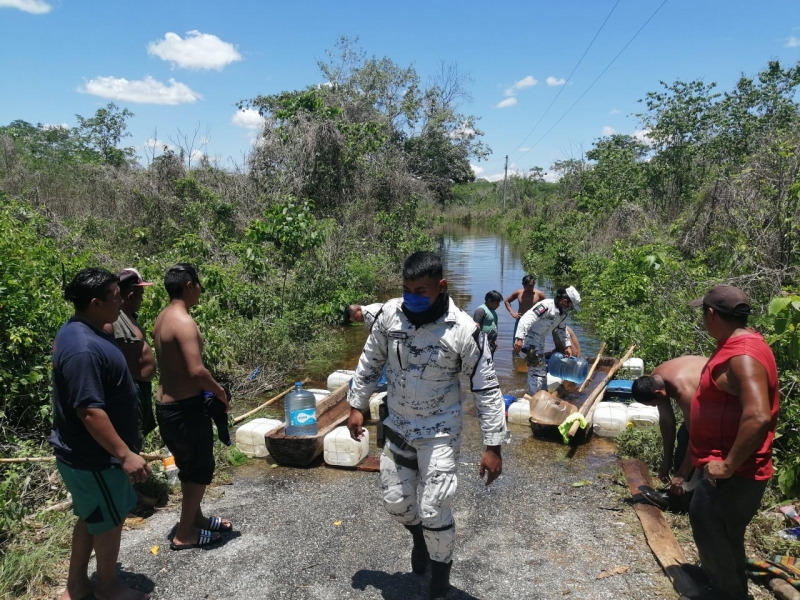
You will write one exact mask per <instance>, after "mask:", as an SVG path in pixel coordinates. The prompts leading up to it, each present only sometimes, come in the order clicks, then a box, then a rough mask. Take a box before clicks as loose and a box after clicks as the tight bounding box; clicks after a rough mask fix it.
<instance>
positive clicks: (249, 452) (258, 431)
mask: <svg viewBox="0 0 800 600" xmlns="http://www.w3.org/2000/svg"><path fill="white" fill-rule="evenodd" d="M281 425H283V421H279V420H278V419H253V420H252V421H248V422H247V423H245V424H244V425H242V426H241V427H239V429H237V430H236V447H237V448H238V449H239V450H241V451H242V454H244V455H245V456H249V457H250V458H263V457H265V456H266V455H267V454H268V452H267V443H266V441H265V440H264V436H265V435H267V434H268V433H270V432H271V431H274V430H276V429H277V428H278V427H280V426H281Z"/></svg>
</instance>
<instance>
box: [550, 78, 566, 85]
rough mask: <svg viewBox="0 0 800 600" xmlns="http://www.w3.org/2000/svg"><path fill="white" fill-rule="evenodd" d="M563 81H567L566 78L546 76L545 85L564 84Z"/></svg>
mask: <svg viewBox="0 0 800 600" xmlns="http://www.w3.org/2000/svg"><path fill="white" fill-rule="evenodd" d="M565 83H567V80H566V79H556V78H555V77H552V76H550V77H548V78H547V85H553V86H556V85H564V84H565Z"/></svg>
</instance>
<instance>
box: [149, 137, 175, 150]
mask: <svg viewBox="0 0 800 600" xmlns="http://www.w3.org/2000/svg"><path fill="white" fill-rule="evenodd" d="M144 147H145V148H149V149H151V150H159V151H161V150H163V149H164V148H165V147H166V148H167V150H175V146H173V145H172V144H170V143H169V142H165V141H164V140H157V139H156V138H149V139H148V140H147V141H146V142H145V143H144Z"/></svg>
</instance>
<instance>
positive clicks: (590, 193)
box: [578, 134, 648, 212]
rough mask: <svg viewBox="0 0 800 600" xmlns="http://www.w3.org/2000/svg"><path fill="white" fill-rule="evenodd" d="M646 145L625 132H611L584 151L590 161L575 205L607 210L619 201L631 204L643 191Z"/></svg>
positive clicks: (587, 208) (613, 207) (612, 208)
mask: <svg viewBox="0 0 800 600" xmlns="http://www.w3.org/2000/svg"><path fill="white" fill-rule="evenodd" d="M647 151H648V147H647V146H646V145H645V144H643V143H642V142H640V141H639V140H637V139H636V138H634V137H632V136H629V135H620V134H614V135H612V136H609V137H604V138H601V139H599V140H597V141H596V142H595V144H594V147H593V148H592V149H591V150H590V151H589V152H587V153H586V158H588V159H589V160H592V161H594V165H593V166H592V168H591V169H590V170H589V171H588V172H587V173H586V178H585V179H586V180H585V185H584V189H583V192H582V193H581V195H580V197H579V200H578V207H579V208H582V209H585V210H590V211H592V212H608V211H612V210H614V209H616V208H618V207H619V206H620V205H622V204H623V203H626V202H627V203H635V202H636V201H637V200H638V199H639V198H640V197H641V196H642V195H643V193H644V191H645V172H644V164H645V163H644V162H643V159H644V157H645V156H646V154H647Z"/></svg>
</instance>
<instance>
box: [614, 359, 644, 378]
mask: <svg viewBox="0 0 800 600" xmlns="http://www.w3.org/2000/svg"><path fill="white" fill-rule="evenodd" d="M625 372H627V373H628V375H627V376H625V377H623V375H624V374H625ZM620 373H621V374H620ZM642 375H644V361H643V360H642V359H641V358H629V359H628V360H626V361H625V362H624V363H622V368H621V369H620V372H619V373H617V378H618V379H636V378H637V377H641V376H642Z"/></svg>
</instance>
